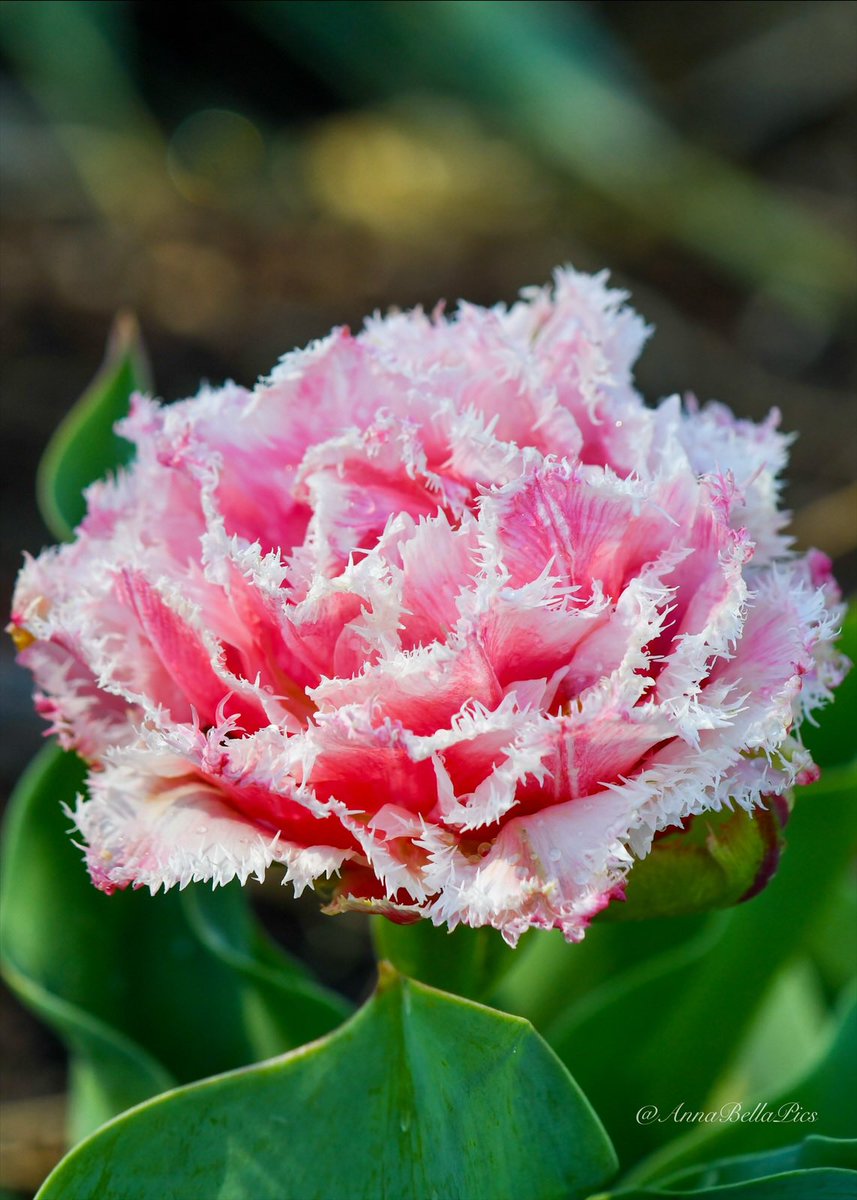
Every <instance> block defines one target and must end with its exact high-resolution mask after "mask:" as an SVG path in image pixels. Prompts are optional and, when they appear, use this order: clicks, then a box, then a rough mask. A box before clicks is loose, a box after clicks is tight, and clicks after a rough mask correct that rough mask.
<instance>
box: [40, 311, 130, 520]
mask: <svg viewBox="0 0 857 1200" xmlns="http://www.w3.org/2000/svg"><path fill="white" fill-rule="evenodd" d="M149 386H150V381H149V368H148V364H147V362H146V356H145V352H144V350H143V343H142V340H141V337H140V331H139V328H138V326H137V322H136V320H135V319H134V317H132V316H131V315H130V313H120V315H119V316H118V317H117V318H116V320H115V322H114V325H113V329H112V331H111V334H110V338H109V341H108V343H107V353H106V356H105V359H104V362H103V364H102V366H101V369H100V370H99V372H98V374H97V375H96V376H95V378H94V379H93V381H92V383H91V384H90V385H89V387H88V388H87V389H86V391H85V392H84V393H83V395H82V396H81V397H80V399H79V400H78V401H77V403H76V404H75V405H74V407H73V408H72V409H71V411H70V412H69V413H68V414H67V415H66V417H65V419H64V420H63V421H62V423H61V424H60V425H59V427H58V428H57V430H56V431H55V433H54V435H53V437H52V438H51V440H50V442H49V443H48V446H47V449H46V450H45V452H44V454H43V455H42V460H41V462H40V463H39V470H38V475H37V479H36V491H37V495H38V500H39V508H40V509H41V512H42V516H43V517H44V519H45V523H46V524H47V526H48V528H49V529H50V530H51V532H52V533H53V534H54V535H55V536H56V537H58V538H61V539H64V540H67V539H68V538H70V537H71V536H72V534H73V531H74V530H75V529H76V527H77V526H78V525H79V524H80V522H81V521H82V520H83V517H84V515H85V514H86V502H85V500H84V498H83V490H84V488H86V487H88V486H89V484H90V483H92V482H93V481H94V480H96V479H101V478H103V476H105V475H106V474H107V472H108V471H111V470H113V469H114V468H115V467H117V466H122V465H123V464H125V463H126V462H128V461H129V459H130V458H131V456H132V454H133V447H132V446H131V444H130V443H129V442H126V441H124V440H123V439H122V438H120V437H117V435H116V434H115V433H114V432H113V426H114V424H115V423H116V422H117V421H118V420H119V419H120V417H124V416H125V415H126V414H127V412H128V402H129V400H130V397H131V395H132V394H133V393H134V392H136V391H146V390H147V388H148V387H149Z"/></svg>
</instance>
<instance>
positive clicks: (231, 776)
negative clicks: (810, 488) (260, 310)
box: [13, 271, 845, 944]
mask: <svg viewBox="0 0 857 1200" xmlns="http://www.w3.org/2000/svg"><path fill="white" fill-rule="evenodd" d="M624 299H625V297H624V296H623V294H622V293H619V292H615V291H610V290H608V289H607V287H606V285H605V281H604V278H603V277H601V276H599V277H595V278H589V277H587V276H583V275H578V274H575V273H573V272H571V271H562V272H559V273H558V274H557V275H556V279H555V283H554V287H553V288H552V289H545V290H532V291H528V292H527V293H525V296H524V299H523V301H521V302H520V303H518V304H516V305H514V306H513V307H512V308H511V309H509V310H506V309H504V308H501V307H498V308H494V309H480V308H476V307H472V306H469V305H462V306H461V307H460V308H459V310H458V312H457V313H456V314H455V316H454V317H452V318H451V319H446V318H444V317H443V316H441V315H438V314H436V315H435V316H433V317H428V316H426V315H424V314H423V313H422V312H419V311H418V312H413V313H407V314H399V315H391V316H389V317H386V318H383V319H381V318H373V319H372V320H370V321H369V322H368V323H367V325H366V328H365V329H364V330H363V332H361V333H360V334H359V335H358V336H357V337H352V336H351V334H350V333H349V332H348V330H345V329H339V330H336V331H334V332H333V333H332V334H331V335H330V336H329V337H328V338H326V339H325V340H323V341H321V342H318V343H316V344H314V345H313V346H311V347H309V348H308V349H307V350H303V351H295V352H294V353H291V354H288V355H286V357H285V358H283V360H282V361H281V362H280V364H279V365H278V366H277V368H276V369H275V371H274V372H273V374H272V375H271V377H270V378H269V379H266V380H263V381H261V382H260V383H259V384H258V385H257V387H256V388H255V389H254V390H253V391H252V392H250V391H245V390H244V389H242V388H239V387H237V386H234V385H231V384H230V385H227V386H226V387H224V388H222V389H220V390H208V389H204V390H203V391H202V392H201V393H200V394H199V395H198V396H197V397H196V398H195V399H192V400H188V401H185V402H183V403H179V404H173V405H170V406H168V407H163V408H162V407H160V406H158V405H157V404H155V403H153V402H152V401H150V400H147V399H144V398H142V397H135V399H134V402H133V406H132V411H131V414H130V416H129V417H128V418H127V419H126V420H125V421H123V422H122V423H121V426H120V430H121V432H122V434H123V435H124V436H125V437H127V438H128V439H130V440H131V441H132V442H133V443H134V444H135V446H136V450H137V453H136V461H135V462H134V464H133V466H132V467H131V468H130V469H128V470H126V471H123V472H120V474H119V475H118V477H117V478H116V479H115V480H108V481H106V482H103V483H98V484H95V485H94V486H93V487H92V488H90V490H89V493H88V515H87V517H86V519H85V520H84V522H83V524H82V525H81V527H80V529H79V530H78V533H77V540H76V541H75V542H74V543H73V544H70V545H66V546H61V547H59V548H56V549H53V550H48V551H45V552H44V553H43V554H41V555H40V556H39V557H38V558H36V559H28V560H27V562H26V565H25V567H24V569H23V571H22V573H21V576H20V579H19V582H18V587H17V591H16V595H15V602H14V616H13V621H14V623H15V625H16V626H17V629H16V635H17V639H16V640H17V641H18V643H19V645H21V646H22V647H23V649H22V650H21V653H20V658H21V661H22V662H23V663H25V664H26V666H28V667H29V668H30V670H31V671H32V672H33V675H34V676H35V679H36V682H37V686H38V692H37V704H38V707H39V709H40V711H41V712H42V713H43V714H44V715H45V716H46V717H47V718H48V719H49V721H50V723H51V728H52V730H53V731H54V732H55V733H56V734H57V735H58V737H59V739H60V741H61V743H62V744H63V745H64V746H67V747H73V748H74V749H76V750H77V751H78V752H79V753H80V754H81V755H82V756H83V757H84V758H85V759H87V760H88V762H89V763H90V766H91V770H90V775H89V797H88V798H86V799H81V800H79V801H78V804H77V807H76V811H75V813H74V820H75V822H76V825H77V827H78V829H79V831H80V833H81V834H82V836H83V838H84V840H85V842H86V844H87V862H88V865H89V870H90V872H91V875H92V878H93V881H94V882H95V883H96V885H97V886H98V887H100V888H102V889H103V890H105V891H107V892H111V891H113V890H114V889H116V888H123V887H126V886H127V885H129V884H131V885H133V886H136V887H139V886H146V887H148V888H150V889H151V890H152V891H153V892H155V891H157V890H158V889H159V888H160V887H171V886H173V885H174V884H178V885H179V886H180V887H184V886H185V885H186V884H188V883H190V882H192V881H197V880H211V881H213V883H215V884H222V883H226V882H227V881H228V880H230V879H232V878H233V877H235V876H237V877H238V878H240V879H241V880H242V882H243V881H245V880H246V879H247V878H248V876H250V875H254V876H256V877H259V878H261V876H262V875H263V873H264V872H265V870H266V869H267V868H268V867H269V866H270V865H271V864H272V863H274V862H277V863H281V864H283V867H284V875H285V879H287V880H289V881H291V882H292V883H293V884H294V887H295V890H296V892H300V891H301V890H302V889H303V888H305V887H306V886H307V885H309V884H312V883H313V882H314V881H316V880H319V879H320V877H335V879H334V882H333V883H331V884H328V885H326V887H327V888H328V890H329V889H330V888H332V889H333V892H334V899H333V903H332V905H331V908H332V909H333V910H335V911H338V910H340V909H344V908H353V907H358V908H365V909H368V910H372V911H378V912H384V913H387V914H388V915H390V916H392V917H393V918H394V919H399V920H409V919H416V918H417V917H428V918H429V919H431V920H432V921H433V922H435V923H436V924H440V923H447V924H448V925H449V926H450V927H454V926H455V925H456V924H458V923H459V922H463V923H465V924H468V925H492V926H495V927H496V928H498V929H500V930H502V932H503V935H504V937H505V938H506V940H507V941H509V942H510V943H512V944H514V943H515V941H516V940H517V939H518V937H519V936H520V934H521V933H522V932H523V931H524V930H525V929H527V928H528V927H529V926H539V927H542V928H554V927H557V928H560V929H561V930H562V931H563V933H564V935H565V936H566V937H567V938H569V939H570V940H576V939H578V938H580V937H581V936H582V934H583V931H584V929H585V927H586V924H587V922H588V921H589V919H590V918H591V917H592V916H593V914H594V913H596V912H598V911H599V910H600V909H601V908H603V907H604V906H605V905H606V904H608V903H609V902H610V900H611V899H612V898H614V897H616V896H618V895H621V892H622V887H623V882H624V880H625V879H626V876H627V873H628V871H629V870H630V869H631V868H632V866H633V863H634V861H635V859H637V858H640V857H643V856H644V855H645V854H646V853H647V852H648V850H649V848H650V846H651V843H652V839H653V837H654V836H655V834H656V833H658V832H659V831H661V830H663V829H665V828H667V827H670V826H673V825H675V824H676V823H678V822H681V821H682V820H684V819H685V818H688V817H689V816H691V815H693V814H696V813H700V812H705V811H708V810H718V809H720V808H722V807H723V806H724V805H726V806H734V805H738V806H741V807H743V808H746V809H748V810H752V809H754V808H757V807H759V806H765V805H766V804H767V803H768V802H769V800H770V797H772V796H778V795H781V794H782V793H783V792H785V791H786V790H787V789H789V788H791V787H792V786H793V785H795V784H796V783H801V782H805V781H807V780H809V779H811V778H813V776H814V768H813V766H812V763H811V760H810V757H809V754H808V753H807V751H806V750H805V749H804V748H803V746H802V744H801V741H800V734H799V725H800V722H801V720H802V718H803V717H804V716H805V715H806V714H807V713H808V712H809V711H811V710H812V709H815V708H817V707H818V706H819V705H821V704H823V703H824V702H825V701H826V700H827V699H828V698H829V696H830V693H831V689H832V687H833V686H834V685H835V684H836V683H837V681H838V680H839V678H840V677H841V675H842V673H843V670H844V667H845V663H844V660H842V659H841V658H840V657H839V656H838V655H837V654H836V653H835V651H834V650H833V648H832V639H833V637H834V635H835V632H836V629H837V623H838V621H839V619H840V617H841V612H840V610H839V608H838V607H837V600H838V596H837V593H836V588H835V584H834V583H833V581H832V579H831V576H830V571H829V563H827V562H826V560H825V559H824V557H823V556H821V555H818V554H810V555H808V556H798V555H795V554H794V553H793V552H791V551H790V550H789V548H788V546H789V542H788V538H786V537H785V536H784V535H783V532H782V529H783V525H784V522H785V518H784V516H783V514H781V513H780V512H778V509H777V499H778V491H779V484H778V475H779V472H780V470H781V469H782V467H783V466H784V464H785V461H786V457H787V445H788V438H787V437H784V436H783V435H782V434H780V433H779V432H778V431H777V416H776V414H772V416H771V418H770V419H769V420H768V421H766V422H765V423H763V424H761V425H755V424H752V423H751V422H748V421H740V420H736V419H735V418H734V417H733V416H732V414H731V413H730V412H729V411H728V410H727V409H726V408H724V407H722V406H720V405H709V406H707V407H704V408H701V409H698V408H696V407H694V406H688V407H686V408H683V407H682V405H681V404H680V402H679V400H678V399H677V398H675V397H673V398H671V399H668V400H665V401H663V402H662V403H661V404H659V405H658V406H657V407H654V408H650V407H646V406H645V405H644V403H643V401H642V399H641V398H640V396H639V395H638V394H637V392H636V391H635V390H634V388H633V386H632V382H631V366H632V364H633V362H634V360H635V358H636V356H637V354H638V353H639V351H640V348H641V346H642V344H643V341H644V340H645V337H646V335H647V330H646V328H645V326H644V325H643V324H642V322H641V321H640V320H639V318H638V317H637V316H636V315H635V314H634V313H633V312H632V311H631V310H630V309H628V308H626V307H623V301H624Z"/></svg>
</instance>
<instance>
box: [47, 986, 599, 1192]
mask: <svg viewBox="0 0 857 1200" xmlns="http://www.w3.org/2000/svg"><path fill="white" fill-rule="evenodd" d="M614 1169H615V1157H614V1155H613V1152H612V1149H611V1147H610V1143H609V1141H608V1140H607V1138H606V1136H605V1134H604V1131H603V1129H602V1128H601V1125H600V1124H599V1122H598V1119H597V1117H596V1116H595V1115H594V1113H593V1111H592V1109H591V1108H590V1106H589V1104H588V1102H587V1101H586V1100H585V1098H584V1097H583V1095H582V1094H581V1092H580V1091H579V1090H578V1088H577V1086H576V1085H575V1083H574V1082H573V1080H572V1079H571V1077H570V1076H569V1075H568V1073H567V1072H566V1071H565V1069H564V1068H563V1067H562V1065H561V1064H560V1063H559V1062H558V1060H557V1059H556V1058H555V1056H554V1055H553V1054H552V1052H551V1051H550V1050H549V1049H548V1047H547V1046H546V1045H545V1043H544V1042H543V1041H542V1040H541V1039H540V1038H539V1037H538V1035H537V1034H536V1033H535V1031H534V1030H533V1029H532V1027H531V1026H530V1025H529V1024H528V1023H527V1022H525V1021H522V1020H520V1019H519V1018H517V1017H510V1016H508V1015H506V1014H504V1013H499V1012H496V1011H494V1010H492V1009H487V1008H483V1007H482V1006H480V1005H477V1004H474V1003H472V1002H471V1001H468V1000H463V999H461V998H460V997H456V996H451V995H448V994H446V993H444V992H438V991H435V990H434V989H433V988H429V987H426V986H424V985H423V984H419V983H416V982H414V981H411V980H408V979H405V978H403V977H402V976H400V975H398V974H397V973H396V972H395V971H394V970H393V969H392V968H391V967H389V966H382V970H381V980H380V983H379V987H378V991H377V992H376V994H375V995H374V997H373V998H372V999H371V1000H370V1001H369V1002H368V1003H367V1004H366V1006H365V1007H364V1008H363V1009H361V1011H360V1012H359V1013H358V1014H357V1015H356V1016H355V1017H353V1018H352V1019H351V1020H350V1021H349V1022H348V1023H347V1024H345V1025H344V1026H342V1027H341V1028H340V1029H339V1030H337V1031H336V1032H335V1033H334V1034H332V1035H330V1036H329V1037H326V1038H324V1039H323V1040H322V1041H319V1042H316V1043H314V1044H313V1045H311V1046H307V1047H304V1048H303V1049H301V1050H298V1051H296V1052H295V1053H293V1054H288V1055H286V1056H284V1057H282V1058H279V1059H274V1060H273V1061H271V1062H267V1063H263V1064H260V1065H258V1066H255V1067H251V1068H248V1069H246V1070H243V1071H238V1072H234V1073H233V1074H230V1075H224V1076H221V1077H219V1078H216V1079H210V1080H206V1081H205V1082H203V1083H199V1084H196V1085H193V1086H191V1087H188V1088H182V1089H179V1090H177V1091H174V1092H171V1093H168V1094H167V1095H165V1096H161V1097H158V1098H157V1099H156V1100H153V1101H149V1102H148V1103H146V1104H145V1105H142V1106H140V1107H139V1108H137V1109H135V1110H133V1111H132V1112H130V1113H127V1114H124V1115H123V1116H122V1117H119V1118H117V1119H116V1120H115V1121H113V1122H111V1123H110V1124H109V1125H107V1126H105V1127H104V1128H103V1129H101V1130H99V1131H98V1132H97V1133H96V1134H95V1135H94V1136H93V1137H91V1138H89V1139H88V1140H87V1141H86V1142H84V1143H82V1144H81V1145H80V1146H78V1147H77V1148H76V1149H75V1150H73V1151H72V1152H71V1154H69V1155H68V1156H67V1158H66V1159H65V1160H64V1161H63V1162H62V1163H61V1164H60V1165H59V1167H58V1168H57V1169H56V1171H55V1172H54V1173H53V1174H52V1175H51V1176H50V1177H49V1179H48V1180H47V1182H46V1183H45V1185H44V1187H43V1188H42V1190H41V1192H40V1193H39V1200H60V1197H62V1200H91V1197H93V1196H95V1195H98V1196H100V1197H104V1198H105V1200H108V1198H109V1197H113V1196H116V1197H121V1198H122V1200H149V1198H152V1200H162V1198H163V1197H164V1196H174V1195H180V1196H191V1195H193V1196H200V1197H202V1196H212V1197H213V1196H218V1197H220V1200H244V1198H246V1200H274V1198H276V1200H332V1198H333V1197H339V1196H347V1197H348V1198H349V1200H378V1198H379V1197H390V1198H391V1200H392V1198H394V1197H395V1200H399V1198H402V1200H404V1198H405V1197H407V1200H431V1198H436V1200H441V1198H442V1200H512V1198H513V1197H523V1196H526V1197H527V1200H578V1198H582V1197H585V1196H588V1195H590V1194H591V1193H592V1192H593V1191H594V1190H595V1189H597V1188H598V1187H601V1186H603V1184H604V1183H605V1182H606V1181H607V1180H608V1179H609V1178H610V1176H611V1175H612V1173H613V1171H614Z"/></svg>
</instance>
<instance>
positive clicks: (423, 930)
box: [372, 917, 518, 1000]
mask: <svg viewBox="0 0 857 1200" xmlns="http://www.w3.org/2000/svg"><path fill="white" fill-rule="evenodd" d="M372 936H373V939H374V942H375V948H376V950H377V952H378V957H379V958H381V959H387V960H389V962H391V963H392V964H393V966H394V967H396V969H397V970H398V971H400V972H401V973H402V974H403V975H408V976H410V977H411V978H413V979H418V980H420V982H421V983H428V984H430V985H431V986H432V987H437V988H442V989H443V990H444V991H447V992H454V993H455V994H456V995H457V996H468V997H469V998H470V999H472V1000H485V999H487V998H488V997H489V996H490V995H491V993H492V991H493V990H494V987H495V986H496V984H497V982H498V980H499V979H500V977H501V976H502V975H503V973H504V972H505V971H508V970H509V969H510V967H511V966H512V965H513V964H514V962H515V956H516V954H517V953H518V951H516V950H513V949H512V948H511V947H510V946H507V945H506V943H505V942H504V941H503V938H502V936H501V934H500V933H499V932H498V931H497V930H496V929H491V928H490V927H488V926H485V927H483V928H481V929H471V928H470V927H469V926H467V925H459V926H458V927H457V928H456V929H454V930H452V932H450V931H449V929H447V927H446V926H441V927H439V928H438V927H436V926H434V925H432V923H431V921H416V922H414V923H413V924H409V925H397V924H395V923H394V922H393V921H390V920H388V919H387V918H386V917H373V918H372Z"/></svg>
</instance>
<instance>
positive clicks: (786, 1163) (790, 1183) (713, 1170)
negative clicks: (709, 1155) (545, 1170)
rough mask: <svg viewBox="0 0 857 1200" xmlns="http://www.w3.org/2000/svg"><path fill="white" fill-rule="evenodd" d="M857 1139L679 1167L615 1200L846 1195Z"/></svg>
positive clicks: (855, 1183)
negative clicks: (690, 1167) (685, 1168)
mask: <svg viewBox="0 0 857 1200" xmlns="http://www.w3.org/2000/svg"><path fill="white" fill-rule="evenodd" d="M855 1171H857V1141H851V1140H834V1139H832V1138H825V1137H808V1138H806V1139H805V1140H804V1141H802V1142H799V1143H797V1144H796V1145H793V1146H785V1147H783V1148H781V1149H779V1150H772V1151H767V1152H764V1153H761V1154H748V1155H744V1156H742V1157H740V1158H729V1159H725V1160H721V1161H718V1162H712V1163H706V1164H705V1165H704V1166H701V1167H694V1168H693V1169H692V1170H690V1171H680V1172H678V1173H676V1174H673V1175H670V1176H667V1177H666V1178H664V1179H661V1180H660V1181H659V1182H658V1183H657V1184H655V1185H653V1186H652V1187H649V1188H630V1189H625V1188H622V1189H620V1190H619V1191H616V1192H612V1193H611V1196H615V1197H616V1200H620V1198H621V1200H660V1198H664V1200H666V1198H667V1197H670V1196H697V1197H702V1196H711V1197H722V1198H723V1200H809V1197H817V1198H818V1200H822V1198H828V1197H829V1198H833V1197H842V1198H843V1200H845V1198H846V1197H847V1198H848V1200H853V1197H854V1195H855V1188H857V1178H855Z"/></svg>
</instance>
